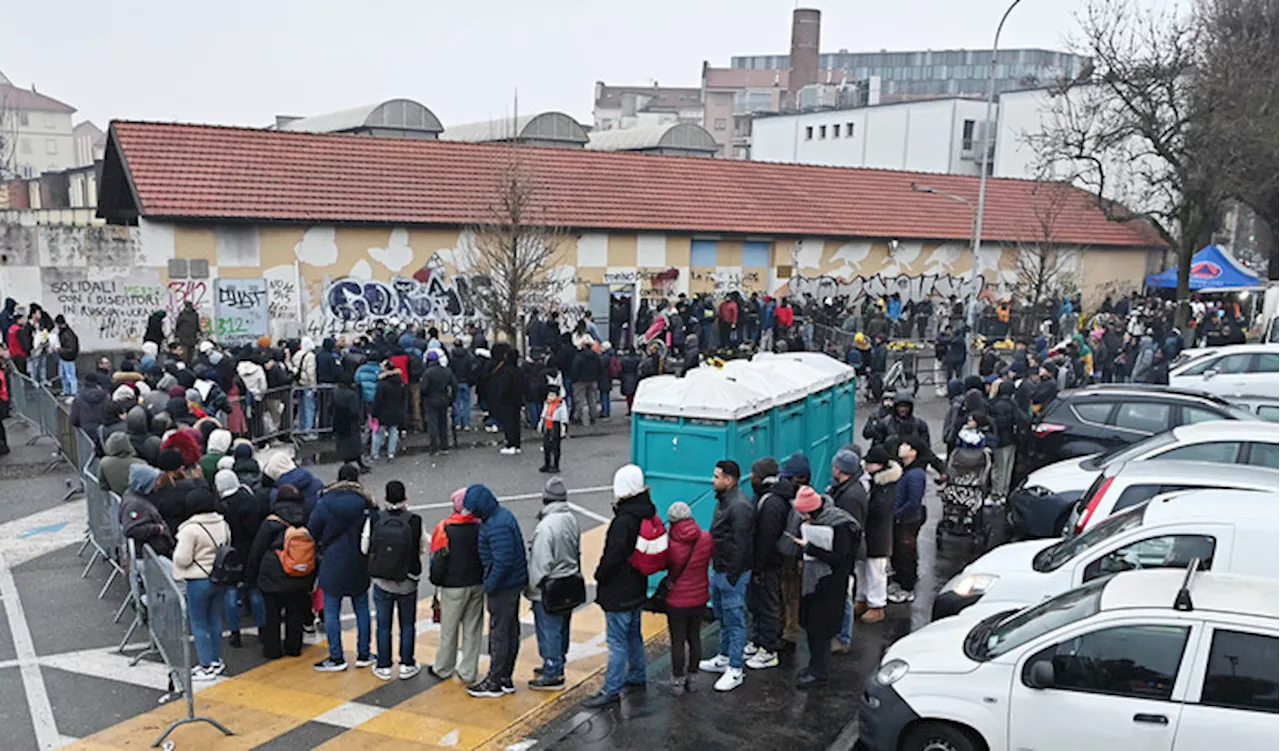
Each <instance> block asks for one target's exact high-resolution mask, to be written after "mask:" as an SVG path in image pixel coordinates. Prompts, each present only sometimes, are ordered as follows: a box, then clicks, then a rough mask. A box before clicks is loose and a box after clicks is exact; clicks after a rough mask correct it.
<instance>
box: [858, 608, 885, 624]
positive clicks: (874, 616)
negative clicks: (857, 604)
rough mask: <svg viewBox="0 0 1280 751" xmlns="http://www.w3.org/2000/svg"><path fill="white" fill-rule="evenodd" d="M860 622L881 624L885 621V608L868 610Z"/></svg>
mask: <svg viewBox="0 0 1280 751" xmlns="http://www.w3.org/2000/svg"><path fill="white" fill-rule="evenodd" d="M859 620H861V621H862V622H863V623H879V622H880V621H883V620H884V608H867V611H866V612H865V613H863V614H862V617H861V618H860V619H859Z"/></svg>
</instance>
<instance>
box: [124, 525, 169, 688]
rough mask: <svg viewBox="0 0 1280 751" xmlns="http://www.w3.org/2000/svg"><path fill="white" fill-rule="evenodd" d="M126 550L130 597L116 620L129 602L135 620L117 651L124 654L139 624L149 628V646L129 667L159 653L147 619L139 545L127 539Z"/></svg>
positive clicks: (135, 656) (134, 658)
mask: <svg viewBox="0 0 1280 751" xmlns="http://www.w3.org/2000/svg"><path fill="white" fill-rule="evenodd" d="M125 551H126V553H127V555H128V558H127V559H126V560H127V561H128V564H129V597H128V598H127V599H126V600H125V601H124V604H123V605H121V606H120V612H118V613H116V622H117V623H118V622H119V621H120V613H123V612H124V609H125V607H126V606H128V605H129V604H132V605H133V622H131V623H130V624H129V628H128V630H126V631H125V632H124V638H123V639H121V640H120V646H118V647H116V652H117V653H119V654H124V650H125V649H126V648H127V647H128V645H129V639H130V638H132V637H133V632H134V631H137V630H138V627H139V626H142V627H144V628H146V629H147V646H146V648H145V649H143V650H142V651H141V652H139V653H138V654H136V655H134V656H133V659H132V660H131V661H130V662H129V667H133V666H135V665H137V664H138V663H139V662H141V661H142V659H143V658H144V657H146V656H148V655H153V654H159V651H158V650H157V648H156V640H155V637H154V636H152V635H151V629H150V627H149V626H148V619H147V597H146V590H144V589H143V585H142V562H141V560H139V557H138V546H137V545H136V544H135V543H134V541H133V540H132V539H127V540H125Z"/></svg>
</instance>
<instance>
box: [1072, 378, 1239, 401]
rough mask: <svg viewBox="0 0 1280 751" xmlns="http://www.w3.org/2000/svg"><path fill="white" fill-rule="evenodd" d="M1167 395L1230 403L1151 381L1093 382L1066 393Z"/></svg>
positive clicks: (1201, 393) (1079, 395)
mask: <svg viewBox="0 0 1280 751" xmlns="http://www.w3.org/2000/svg"><path fill="white" fill-rule="evenodd" d="M1126 395H1128V396H1167V397H1171V398H1174V399H1195V400H1199V401H1205V402H1213V403H1214V404H1219V405H1221V406H1223V407H1228V406H1230V403H1229V402H1228V401H1227V400H1226V399H1223V398H1222V397H1220V396H1216V395H1214V394H1209V393H1206V392H1204V391H1198V390H1196V389H1187V388H1178V387H1177V386H1161V385H1157V384H1153V383H1095V384H1091V385H1089V386H1084V387H1082V388H1079V389H1076V392H1075V393H1074V394H1071V393H1068V394H1067V395H1066V396H1067V397H1068V398H1071V397H1076V398H1079V397H1109V398H1115V397H1117V396H1126Z"/></svg>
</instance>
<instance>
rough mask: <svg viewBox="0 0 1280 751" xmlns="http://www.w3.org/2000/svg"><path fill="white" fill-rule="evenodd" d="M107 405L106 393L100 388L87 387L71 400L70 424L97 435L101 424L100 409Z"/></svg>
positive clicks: (91, 434)
mask: <svg viewBox="0 0 1280 751" xmlns="http://www.w3.org/2000/svg"><path fill="white" fill-rule="evenodd" d="M106 403H107V391H106V389H104V388H102V387H101V386H94V385H89V386H86V387H85V388H84V390H82V391H81V392H80V393H79V394H77V395H76V398H75V399H72V400H71V424H72V425H74V426H75V427H77V428H80V429H81V430H83V431H84V432H86V433H88V434H89V436H90V437H95V436H97V434H98V426H99V425H101V424H102V408H103V407H104V406H106Z"/></svg>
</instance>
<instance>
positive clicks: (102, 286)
mask: <svg viewBox="0 0 1280 751" xmlns="http://www.w3.org/2000/svg"><path fill="white" fill-rule="evenodd" d="M93 276H94V277H96V278H95V279H92V280H91V279H89V278H88V277H89V274H88V273H87V272H86V271H85V270H83V269H78V270H53V269H45V270H44V279H43V287H44V289H43V290H42V293H43V294H42V298H43V300H44V305H45V307H46V308H47V309H48V310H49V311H50V312H51V313H53V314H57V313H62V314H63V315H64V316H66V317H67V321H68V323H70V325H71V327H72V328H73V329H75V330H76V332H77V333H78V334H79V336H80V346H81V348H82V349H85V350H86V351H92V350H99V349H113V348H117V347H120V346H122V345H125V346H138V345H140V344H141V343H142V335H143V334H144V333H146V330H147V318H148V317H149V316H150V315H151V313H152V312H154V311H156V310H167V309H168V306H169V290H168V289H167V288H166V287H164V286H162V285H161V284H160V282H159V279H156V280H154V281H151V280H138V279H136V278H118V279H109V278H108V279H105V280H104V279H101V276H103V275H102V274H94V275H93ZM157 276H158V275H157Z"/></svg>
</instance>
